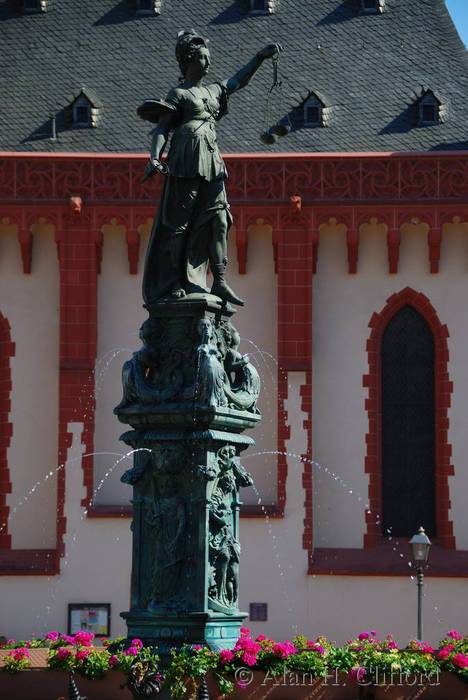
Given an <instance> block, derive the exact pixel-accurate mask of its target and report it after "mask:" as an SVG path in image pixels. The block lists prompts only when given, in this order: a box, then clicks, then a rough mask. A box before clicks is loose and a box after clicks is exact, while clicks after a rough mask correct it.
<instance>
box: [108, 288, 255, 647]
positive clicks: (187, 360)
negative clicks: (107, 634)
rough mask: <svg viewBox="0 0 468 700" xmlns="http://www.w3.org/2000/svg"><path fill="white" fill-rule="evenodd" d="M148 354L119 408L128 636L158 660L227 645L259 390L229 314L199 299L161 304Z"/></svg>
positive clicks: (235, 620)
mask: <svg viewBox="0 0 468 700" xmlns="http://www.w3.org/2000/svg"><path fill="white" fill-rule="evenodd" d="M149 312H150V316H149V319H148V320H147V321H145V323H144V324H143V326H142V329H141V332H140V337H141V339H142V341H143V348H142V349H141V350H139V351H138V352H136V353H135V354H134V356H133V358H132V359H131V360H129V361H128V362H126V363H125V365H124V368H123V385H124V397H123V400H122V402H121V404H120V405H119V406H118V407H117V408H116V409H115V412H116V414H117V415H118V417H119V420H121V421H122V422H124V423H128V424H130V426H131V427H132V428H133V430H131V431H129V432H126V433H125V434H124V435H123V436H122V440H123V441H124V442H125V443H126V444H127V445H129V446H131V447H132V448H133V449H135V450H136V452H135V454H134V464H133V467H132V469H129V470H128V471H127V472H126V473H125V474H124V475H123V477H122V480H123V481H124V482H125V483H128V484H130V485H132V486H133V507H134V517H133V523H132V531H133V561H132V586H131V588H132V593H131V609H130V611H129V612H126V613H123V617H124V618H125V619H126V621H127V626H128V635H129V637H139V638H141V639H143V640H144V641H145V642H147V643H150V644H153V645H156V646H158V648H159V650H160V652H161V653H163V654H164V653H167V651H168V650H169V649H170V648H171V647H175V646H179V645H182V644H184V643H193V644H208V645H209V646H210V647H212V648H226V647H229V646H232V645H233V644H234V642H235V640H236V639H237V638H238V636H239V628H240V626H241V624H242V620H243V619H244V617H245V614H243V613H241V612H240V611H239V606H238V597H239V596H238V582H239V556H240V544H239V507H240V501H239V488H240V487H242V486H244V487H245V486H249V485H251V484H252V479H251V477H250V475H249V474H248V473H247V472H246V470H245V469H244V468H243V466H242V465H241V462H240V455H241V452H242V451H243V450H245V449H246V448H247V447H248V446H249V445H251V444H253V440H252V438H250V437H248V436H245V435H242V431H243V430H245V429H246V428H252V427H254V426H255V424H256V423H257V422H258V421H259V420H260V415H259V413H258V410H257V408H256V401H257V398H258V394H259V389H260V382H259V377H258V374H257V372H256V370H255V368H254V367H253V366H252V365H251V364H250V363H249V361H248V357H246V356H242V355H241V354H240V353H239V350H238V345H239V336H238V333H237V331H236V330H235V328H234V327H233V326H232V324H231V321H230V318H231V316H232V314H233V310H232V309H230V308H229V307H227V308H226V306H221V304H220V303H219V302H218V301H217V300H216V298H214V297H212V298H210V297H207V296H204V297H203V296H200V297H199V298H194V299H186V300H183V301H178V302H167V303H160V304H157V305H155V306H154V307H151V308H150V309H149Z"/></svg>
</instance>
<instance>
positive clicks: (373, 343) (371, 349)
mask: <svg viewBox="0 0 468 700" xmlns="http://www.w3.org/2000/svg"><path fill="white" fill-rule="evenodd" d="M405 305H410V306H413V307H414V308H415V309H416V310H417V311H418V312H419V313H420V314H421V315H422V316H423V317H424V319H425V320H426V321H427V323H428V324H429V327H430V328H431V330H432V333H433V335H434V342H435V425H436V435H435V451H436V522H437V535H438V541H439V543H440V545H441V546H442V547H445V548H447V549H455V537H454V534H453V524H452V522H451V520H450V518H449V510H450V507H451V503H450V498H449V481H448V478H449V476H453V474H454V468H453V465H452V464H451V461H450V460H451V455H452V447H451V445H450V444H449V442H448V429H449V415H448V409H449V408H450V396H451V394H452V391H453V384H452V382H451V381H450V379H449V374H448V367H447V364H448V359H449V351H448V345H447V338H448V337H449V332H448V329H447V326H445V325H442V323H441V322H440V320H439V318H438V316H437V313H436V311H435V309H434V307H433V306H432V304H431V303H430V301H429V299H428V298H427V297H426V296H424V294H421V293H418V292H416V291H414V290H413V289H410V288H409V287H407V288H406V289H403V290H402V291H401V292H399V293H398V294H393V295H392V296H391V297H389V299H387V304H386V306H385V307H384V308H383V309H382V311H381V312H380V313H378V314H377V313H375V314H373V316H372V318H371V320H370V322H369V327H370V328H371V334H370V336H369V339H368V341H367V346H366V349H367V354H368V360H369V374H366V375H365V376H364V377H363V386H364V387H366V388H367V389H368V392H369V393H368V398H367V399H366V401H365V408H366V411H367V413H368V416H369V432H368V433H367V435H366V445H367V455H366V459H365V471H366V474H369V510H368V511H366V523H367V532H366V534H365V535H364V547H374V546H375V545H376V544H378V543H379V542H380V541H381V539H382V535H381V529H380V525H379V524H378V522H377V521H378V520H379V519H380V518H378V516H379V515H380V514H381V512H382V488H381V483H382V467H381V462H382V456H381V433H382V428H381V417H382V408H381V345H382V336H383V333H384V330H385V328H386V327H387V324H388V322H389V321H390V319H391V318H392V317H393V316H394V315H395V314H396V313H397V311H399V310H400V309H401V308H402V307H403V306H405Z"/></svg>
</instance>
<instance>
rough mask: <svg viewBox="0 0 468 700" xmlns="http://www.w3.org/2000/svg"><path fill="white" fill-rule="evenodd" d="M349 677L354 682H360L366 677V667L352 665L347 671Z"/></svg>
mask: <svg viewBox="0 0 468 700" xmlns="http://www.w3.org/2000/svg"><path fill="white" fill-rule="evenodd" d="M349 677H350V678H351V680H352V681H355V682H356V683H361V682H362V681H363V680H364V678H365V677H366V669H365V668H364V667H363V666H354V668H352V669H351V671H350V672H349Z"/></svg>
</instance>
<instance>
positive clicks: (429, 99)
mask: <svg viewBox="0 0 468 700" xmlns="http://www.w3.org/2000/svg"><path fill="white" fill-rule="evenodd" d="M440 107H441V103H440V101H439V100H438V99H437V97H436V96H435V95H434V93H433V92H432V91H431V90H427V91H426V92H425V93H424V95H422V96H421V97H420V99H419V103H418V125H419V126H435V125H436V124H440V122H441V118H440ZM428 108H430V109H433V110H434V111H433V114H434V118H433V119H427V118H426V116H425V114H424V110H427V109H428Z"/></svg>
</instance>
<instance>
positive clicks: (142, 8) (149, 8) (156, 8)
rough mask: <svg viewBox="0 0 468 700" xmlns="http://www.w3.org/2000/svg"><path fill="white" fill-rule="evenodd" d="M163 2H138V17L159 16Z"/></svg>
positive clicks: (157, 0) (150, 0) (145, 0)
mask: <svg viewBox="0 0 468 700" xmlns="http://www.w3.org/2000/svg"><path fill="white" fill-rule="evenodd" d="M161 1H162V0H136V13H137V15H159V14H160V12H161Z"/></svg>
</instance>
